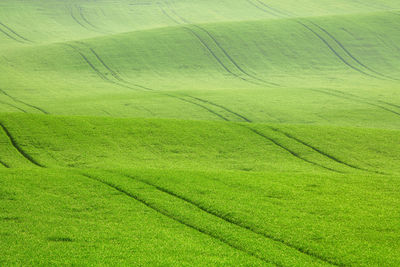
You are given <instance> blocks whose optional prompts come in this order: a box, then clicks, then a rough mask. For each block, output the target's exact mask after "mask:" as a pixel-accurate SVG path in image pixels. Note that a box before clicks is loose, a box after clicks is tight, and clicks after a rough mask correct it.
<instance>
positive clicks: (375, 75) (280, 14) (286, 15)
mask: <svg viewBox="0 0 400 267" xmlns="http://www.w3.org/2000/svg"><path fill="white" fill-rule="evenodd" d="M255 1H256V2H258V3H259V4H260V5H262V6H263V7H265V8H266V9H265V8H262V7H259V6H257V5H256V4H255V3H253V2H251V1H250V0H247V2H249V3H250V4H252V5H253V6H255V7H257V8H258V9H259V10H262V11H263V12H265V13H268V14H270V15H274V16H276V17H278V18H290V17H292V15H291V14H289V13H287V12H283V11H280V10H278V9H276V8H273V7H271V6H269V5H267V4H265V3H264V2H262V1H260V0H255ZM307 21H308V20H307ZM295 22H296V23H298V24H299V25H301V26H303V27H304V28H305V29H307V30H308V31H309V32H311V33H312V34H313V35H314V36H316V37H317V38H318V39H319V40H320V41H322V42H323V43H324V44H325V46H326V47H327V48H328V49H329V50H330V51H331V52H332V53H333V54H334V55H335V56H336V57H337V58H338V59H339V60H340V61H341V62H342V63H344V64H345V65H346V66H348V67H349V68H351V69H353V70H354V71H357V72H358V73H360V74H362V75H365V76H368V77H371V78H374V79H378V80H384V79H390V80H396V81H397V80H400V79H397V78H393V77H390V76H388V75H385V74H382V73H380V72H378V71H375V70H374V69H372V68H371V67H368V66H367V65H365V64H364V63H362V62H361V61H360V60H359V59H357V58H356V57H355V56H354V55H353V54H352V53H350V51H349V50H348V49H347V48H346V47H345V46H344V45H343V44H342V43H341V42H339V40H338V39H337V38H335V37H334V36H333V35H332V34H331V33H329V32H328V31H327V30H326V29H324V28H323V27H321V26H319V25H318V24H316V23H314V22H312V21H308V22H309V23H311V24H312V25H313V26H314V27H317V28H318V29H319V30H321V31H322V32H324V33H325V34H326V35H327V36H328V37H329V38H330V39H331V40H332V41H333V42H334V43H336V44H337V45H338V46H339V47H340V48H341V49H342V50H343V52H344V53H345V54H346V55H347V56H349V57H350V58H351V59H352V60H354V62H355V63H356V64H351V63H350V62H349V61H348V60H346V59H345V58H344V57H343V56H342V55H340V53H339V52H338V51H336V50H335V49H334V48H333V47H332V45H331V44H330V43H329V42H328V40H327V39H325V38H324V37H322V36H321V35H320V34H318V32H316V31H315V30H314V29H312V28H311V27H310V26H308V25H306V24H304V23H303V22H302V21H301V20H300V19H296V20H295ZM355 65H358V66H355ZM362 68H364V69H365V70H367V71H369V72H371V73H372V74H371V73H368V72H366V71H364V70H362Z"/></svg>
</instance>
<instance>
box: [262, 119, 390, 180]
mask: <svg viewBox="0 0 400 267" xmlns="http://www.w3.org/2000/svg"><path fill="white" fill-rule="evenodd" d="M269 128H270V129H271V130H273V131H276V132H279V133H281V134H283V135H285V136H286V137H288V138H289V139H292V140H294V141H296V142H298V143H300V144H302V145H304V146H306V147H308V148H311V149H312V150H314V151H315V152H317V153H319V154H321V155H322V156H324V157H326V158H329V159H331V160H333V161H335V162H337V163H339V164H342V165H345V166H347V167H350V168H353V169H356V170H360V171H365V172H373V173H377V174H385V173H381V172H377V171H371V170H368V169H364V168H361V167H358V166H355V165H353V164H350V163H347V162H344V161H343V160H340V159H338V158H336V157H335V156H332V155H330V154H328V153H326V152H323V151H322V150H320V149H318V148H316V147H314V146H312V145H310V144H308V143H307V142H305V141H303V140H300V139H299V138H297V137H295V136H293V135H291V134H289V133H287V132H285V131H282V130H280V129H278V128H274V127H269Z"/></svg>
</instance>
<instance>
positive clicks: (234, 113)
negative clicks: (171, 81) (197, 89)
mask: <svg viewBox="0 0 400 267" xmlns="http://www.w3.org/2000/svg"><path fill="white" fill-rule="evenodd" d="M185 96H187V97H190V98H192V99H196V100H198V101H201V102H203V103H207V104H210V105H212V106H215V107H218V108H221V109H223V110H225V111H227V112H229V113H231V114H233V115H235V116H237V117H239V118H240V119H242V120H244V121H245V122H252V121H251V120H250V119H248V118H246V117H245V116H243V115H241V114H239V113H237V112H235V111H233V110H230V109H228V108H226V107H224V106H222V105H220V104H216V103H214V102H211V101H209V100H205V99H201V98H199V97H194V96H190V95H185Z"/></svg>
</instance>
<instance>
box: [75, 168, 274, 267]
mask: <svg viewBox="0 0 400 267" xmlns="http://www.w3.org/2000/svg"><path fill="white" fill-rule="evenodd" d="M80 175H82V176H84V177H86V178H89V179H91V180H94V181H97V182H100V183H102V184H104V185H107V186H109V187H111V188H113V189H115V190H117V191H118V192H120V193H122V194H124V195H126V196H128V197H130V198H132V199H134V200H136V201H138V202H140V203H142V204H143V205H145V206H146V207H148V208H150V209H152V210H154V211H155V212H157V213H159V214H161V215H163V216H165V217H168V218H169V219H171V220H173V221H175V222H178V223H180V224H182V225H184V226H186V227H189V228H191V229H193V230H195V231H197V232H199V233H202V234H205V235H207V236H209V237H211V238H213V239H215V240H218V241H220V242H222V243H224V244H225V245H227V246H229V247H231V248H233V249H235V250H238V251H240V252H243V253H245V254H247V255H249V256H251V257H254V258H257V259H259V260H261V261H263V262H265V263H268V264H274V263H272V262H269V261H268V260H266V259H264V258H261V257H259V256H258V255H256V254H254V253H252V252H250V251H247V250H246V249H245V248H242V247H241V246H237V245H235V244H232V242H229V241H228V240H226V239H225V238H223V237H220V236H218V235H216V234H214V233H213V232H212V231H209V230H205V229H202V228H199V227H197V226H196V225H194V224H191V223H190V222H186V221H184V220H182V219H180V218H178V217H176V216H174V215H172V214H171V213H169V212H168V211H165V210H163V209H160V208H158V207H157V206H156V205H154V204H152V203H151V202H149V201H147V200H146V199H144V198H142V197H140V196H139V195H137V194H133V193H131V192H128V191H126V190H124V189H122V188H120V187H119V186H117V185H114V184H112V183H109V182H106V181H103V180H102V179H100V178H97V177H94V176H92V175H88V174H85V173H80Z"/></svg>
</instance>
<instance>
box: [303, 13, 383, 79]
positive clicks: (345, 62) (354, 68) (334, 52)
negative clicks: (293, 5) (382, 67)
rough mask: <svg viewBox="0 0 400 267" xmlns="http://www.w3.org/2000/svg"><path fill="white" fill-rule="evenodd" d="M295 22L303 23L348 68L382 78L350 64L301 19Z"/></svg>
mask: <svg viewBox="0 0 400 267" xmlns="http://www.w3.org/2000/svg"><path fill="white" fill-rule="evenodd" d="M297 23H299V24H300V25H303V27H304V28H306V29H307V30H308V31H310V32H311V33H313V34H314V35H315V36H316V37H317V38H318V39H320V40H321V41H322V42H323V43H324V44H325V45H326V46H327V47H328V48H329V50H330V51H331V52H332V53H333V54H334V55H335V56H336V57H337V58H338V59H339V60H340V61H342V62H343V63H344V64H345V65H347V66H348V67H349V68H351V69H353V70H355V71H357V72H359V73H361V74H363V75H365V76H368V77H371V78H375V79H378V80H382V79H383V78H380V77H378V76H376V75H373V74H369V73H367V72H365V71H363V70H361V69H359V68H357V67H355V66H353V65H351V64H350V63H349V62H348V61H347V60H346V59H344V58H343V57H342V56H341V55H340V54H339V53H338V52H337V51H336V50H335V49H334V48H333V47H332V46H331V45H330V44H329V42H328V41H327V40H326V39H325V38H323V37H322V36H321V35H319V34H318V33H317V32H316V31H314V30H313V29H312V28H311V27H309V26H307V25H306V24H304V23H303V22H301V21H299V20H298V21H297Z"/></svg>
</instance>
